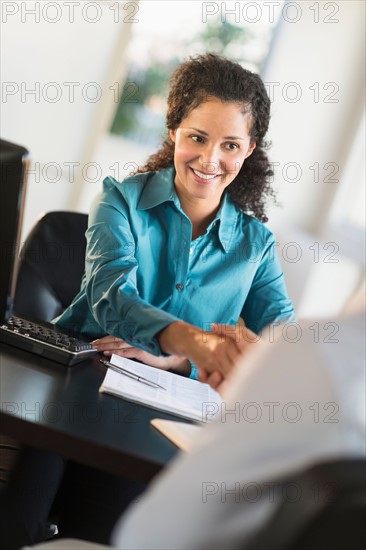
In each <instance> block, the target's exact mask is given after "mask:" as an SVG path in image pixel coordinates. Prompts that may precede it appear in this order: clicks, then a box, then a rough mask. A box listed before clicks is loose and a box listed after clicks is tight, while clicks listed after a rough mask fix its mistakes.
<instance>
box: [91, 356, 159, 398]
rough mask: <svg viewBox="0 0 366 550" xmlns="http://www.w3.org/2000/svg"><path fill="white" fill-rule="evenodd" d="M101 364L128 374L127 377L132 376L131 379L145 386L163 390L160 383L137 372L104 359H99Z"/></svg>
mask: <svg viewBox="0 0 366 550" xmlns="http://www.w3.org/2000/svg"><path fill="white" fill-rule="evenodd" d="M99 361H100V362H101V363H103V365H105V366H106V367H108V368H110V369H111V370H114V371H116V372H119V373H120V374H124V375H125V376H128V377H129V378H132V379H133V380H137V381H138V382H141V383H142V384H146V385H147V386H151V387H152V388H160V389H161V390H165V391H166V388H164V386H161V385H160V384H157V383H156V382H153V381H152V380H148V379H147V378H144V377H143V376H140V375H139V374H136V373H135V372H131V371H129V370H127V369H124V368H122V367H118V366H117V365H113V364H112V363H110V362H109V361H106V360H104V359H99Z"/></svg>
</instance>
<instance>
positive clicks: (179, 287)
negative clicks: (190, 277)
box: [175, 283, 184, 290]
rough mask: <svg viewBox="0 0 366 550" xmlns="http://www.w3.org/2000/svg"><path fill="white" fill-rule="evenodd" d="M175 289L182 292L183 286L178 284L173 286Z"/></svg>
mask: <svg viewBox="0 0 366 550" xmlns="http://www.w3.org/2000/svg"><path fill="white" fill-rule="evenodd" d="M175 288H176V289H177V290H183V288H184V285H182V283H178V284H177V285H175Z"/></svg>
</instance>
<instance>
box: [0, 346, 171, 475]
mask: <svg viewBox="0 0 366 550" xmlns="http://www.w3.org/2000/svg"><path fill="white" fill-rule="evenodd" d="M0 346H1V348H0V386H1V387H0V392H1V393H0V396H1V411H0V432H1V433H3V434H5V435H8V436H11V437H14V438H15V439H17V440H18V441H19V442H21V443H25V444H28V445H32V446H34V447H38V448H42V449H46V450H49V451H54V452H58V453H61V454H63V455H64V456H66V457H67V458H70V459H72V460H75V461H77V462H80V463H82V464H86V465H88V466H93V467H97V468H100V469H104V470H106V471H108V472H111V473H114V474H123V475H127V476H129V477H131V478H135V479H139V480H142V481H149V480H150V479H151V478H152V477H153V476H154V475H155V474H157V473H158V472H159V471H160V470H161V468H163V466H164V465H165V464H167V462H169V460H170V459H171V458H172V457H173V456H174V455H175V454H176V452H177V449H176V447H175V446H174V445H173V444H172V443H170V442H169V441H168V440H166V439H165V438H164V436H162V435H161V434H160V433H158V432H157V431H156V430H155V429H154V428H153V427H152V426H151V425H150V420H151V419H152V418H156V417H159V418H168V419H174V420H179V419H178V418H176V417H174V416H171V415H168V414H164V413H162V412H159V411H155V410H153V409H149V408H147V407H143V406H140V405H137V404H134V403H130V402H128V401H125V400H123V399H119V398H116V397H113V396H110V395H106V394H101V393H99V391H98V390H99V387H100V385H101V383H102V381H103V378H104V375H105V372H106V367H104V365H102V364H101V363H100V362H99V356H96V357H95V358H93V359H92V360H88V361H85V362H84V363H81V364H79V365H76V366H75V367H71V368H67V367H64V366H63V365H61V364H58V363H55V362H53V361H49V360H48V359H44V358H42V357H38V356H36V355H32V354H30V353H27V352H24V351H22V350H18V349H16V348H13V347H11V346H8V345H5V344H0Z"/></svg>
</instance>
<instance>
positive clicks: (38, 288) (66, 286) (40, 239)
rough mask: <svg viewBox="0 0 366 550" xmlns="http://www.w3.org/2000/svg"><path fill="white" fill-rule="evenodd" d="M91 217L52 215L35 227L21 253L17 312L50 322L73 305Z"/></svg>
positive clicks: (82, 215) (66, 213)
mask: <svg viewBox="0 0 366 550" xmlns="http://www.w3.org/2000/svg"><path fill="white" fill-rule="evenodd" d="M87 224H88V216H87V214H80V213H78V212H49V213H48V214H45V215H44V216H43V217H42V218H41V219H40V220H39V221H38V222H37V223H36V225H35V226H34V228H33V229H32V230H31V232H30V234H29V235H28V237H27V239H26V241H25V243H24V246H23V247H22V249H21V253H20V266H19V273H18V280H17V287H16V295H15V303H14V310H15V312H16V313H18V314H21V315H26V316H29V317H32V318H33V319H39V320H42V321H51V319H53V318H54V317H56V316H57V315H59V314H60V313H62V312H63V311H64V309H66V307H67V306H68V305H69V304H70V303H71V301H72V299H73V298H74V296H75V295H76V294H77V292H78V291H79V289H80V283H81V279H82V275H83V272H84V260H85V248H86V239H85V231H86V229H87Z"/></svg>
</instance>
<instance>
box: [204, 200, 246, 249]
mask: <svg viewBox="0 0 366 550" xmlns="http://www.w3.org/2000/svg"><path fill="white" fill-rule="evenodd" d="M238 216H239V211H238V209H237V208H236V206H235V205H234V204H233V203H232V202H231V200H230V197H229V195H228V194H227V193H226V192H224V194H223V197H222V199H221V205H220V208H219V210H218V211H217V214H216V216H215V218H214V219H213V220H212V222H211V224H210V225H209V226H208V228H207V229H208V230H209V229H210V227H211V226H212V225H213V224H216V225H217V224H219V230H218V237H219V241H220V243H221V246H222V248H223V250H224V252H229V250H230V245H231V242H232V240H233V238H234V234H235V228H236V223H237V219H238Z"/></svg>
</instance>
